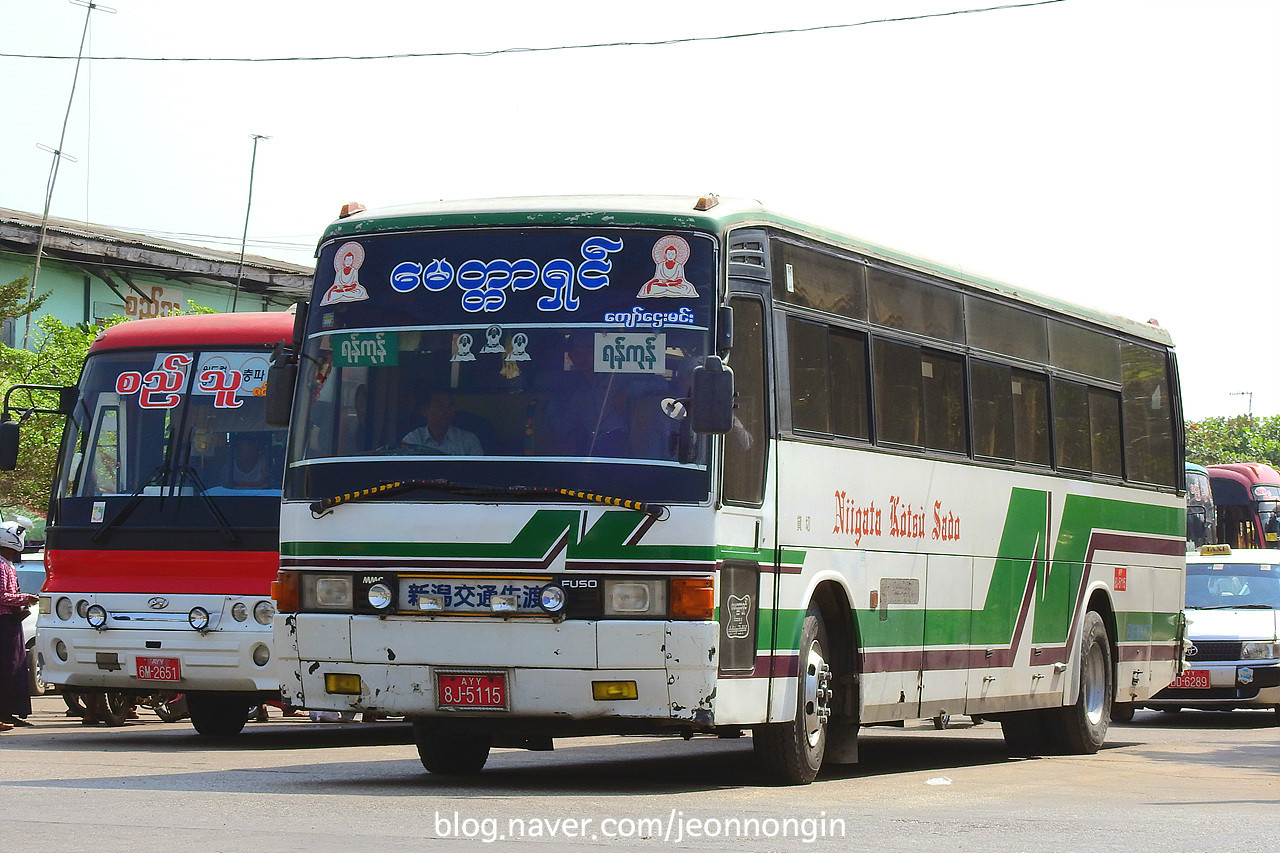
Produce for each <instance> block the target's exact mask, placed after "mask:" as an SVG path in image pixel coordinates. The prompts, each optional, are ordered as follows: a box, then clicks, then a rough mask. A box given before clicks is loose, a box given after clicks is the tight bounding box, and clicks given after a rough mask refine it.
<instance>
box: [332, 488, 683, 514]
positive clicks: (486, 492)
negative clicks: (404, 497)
mask: <svg viewBox="0 0 1280 853" xmlns="http://www.w3.org/2000/svg"><path fill="white" fill-rule="evenodd" d="M418 489H427V490H429V491H436V492H448V493H449V494H453V495H466V496H467V497H474V498H517V499H521V500H531V501H534V500H548V499H554V498H569V499H571V500H577V501H585V502H587V503H598V504H605V505H606V506H620V507H623V508H625V509H633V510H635V511H636V512H642V513H644V514H645V515H648V516H652V517H653V518H656V519H661V518H663V517H664V516H665V515H666V514H667V508H666V507H665V506H662V505H661V504H651V503H646V502H645V501H633V500H627V499H625V498H612V497H609V496H607V495H597V494H595V493H594V492H581V491H578V490H577V489H554V488H548V487H545V486H484V485H475V484H470V483H455V482H453V481H451V480H396V481H393V482H387V483H381V484H379V485H377V486H373V487H372V488H368V489H361V490H360V491H358V492H348V493H346V494H342V495H334V496H332V497H328V498H322V499H320V500H318V501H313V502H312V504H311V514H312V515H313V516H315V517H316V518H320V517H321V516H324V515H327V514H329V512H331V511H332V510H333V508H334V507H336V506H339V505H341V504H346V503H353V502H355V501H363V500H368V499H369V498H372V497H375V496H378V495H384V496H385V495H393V494H400V493H402V492H411V491H416V490H418Z"/></svg>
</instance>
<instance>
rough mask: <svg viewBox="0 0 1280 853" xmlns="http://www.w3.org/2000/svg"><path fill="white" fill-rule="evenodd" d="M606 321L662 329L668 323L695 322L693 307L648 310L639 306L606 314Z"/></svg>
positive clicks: (620, 324)
mask: <svg viewBox="0 0 1280 853" xmlns="http://www.w3.org/2000/svg"><path fill="white" fill-rule="evenodd" d="M604 322H606V323H616V324H617V325H619V326H625V327H626V328H628V329H635V328H644V327H652V328H654V329H661V328H662V327H663V326H668V325H677V326H678V325H689V324H690V323H692V322H693V309H692V308H688V307H684V308H681V309H680V310H678V311H646V310H645V309H643V308H640V307H639V306H637V307H635V308H632V309H631V310H630V311H629V312H628V311H619V312H616V313H609V314H605V315H604Z"/></svg>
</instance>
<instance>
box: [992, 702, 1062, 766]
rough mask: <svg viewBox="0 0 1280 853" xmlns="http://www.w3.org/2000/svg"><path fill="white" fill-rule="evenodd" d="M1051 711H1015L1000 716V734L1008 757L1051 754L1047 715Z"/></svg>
mask: <svg viewBox="0 0 1280 853" xmlns="http://www.w3.org/2000/svg"><path fill="white" fill-rule="evenodd" d="M1051 710H1052V709H1041V710H1038V711H1015V712H1013V713H1010V714H1001V715H1000V733H1001V734H1002V735H1004V743H1005V746H1006V747H1008V749H1009V754H1010V755H1021V756H1031V755H1045V754H1047V753H1050V752H1053V749H1052V738H1050V737H1049V728H1048V727H1049V720H1048V715H1049V713H1050V712H1051Z"/></svg>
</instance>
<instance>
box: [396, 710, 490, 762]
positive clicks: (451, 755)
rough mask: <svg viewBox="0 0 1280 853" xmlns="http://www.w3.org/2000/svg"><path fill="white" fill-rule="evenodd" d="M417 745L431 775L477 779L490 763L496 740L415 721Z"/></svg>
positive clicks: (422, 720)
mask: <svg viewBox="0 0 1280 853" xmlns="http://www.w3.org/2000/svg"><path fill="white" fill-rule="evenodd" d="M413 742H414V743H415V744H417V747H418V758H419V759H420V760H421V761H422V766H423V767H425V768H426V770H427V772H428V773H438V774H440V775H442V776H474V775H476V774H477V773H479V772H480V771H481V770H483V769H484V765H485V762H486V761H488V760H489V749H490V747H492V746H493V737H492V736H491V735H482V734H464V733H460V732H448V731H441V730H440V729H439V728H437V727H436V726H434V725H432V724H431V722H430V721H429V720H424V719H421V718H419V719H415V720H414V721H413Z"/></svg>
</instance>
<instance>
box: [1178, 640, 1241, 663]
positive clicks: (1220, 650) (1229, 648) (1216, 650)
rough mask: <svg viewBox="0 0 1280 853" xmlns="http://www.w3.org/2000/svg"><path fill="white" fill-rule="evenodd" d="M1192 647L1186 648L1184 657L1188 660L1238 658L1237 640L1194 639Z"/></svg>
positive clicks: (1238, 644) (1238, 645) (1238, 643)
mask: <svg viewBox="0 0 1280 853" xmlns="http://www.w3.org/2000/svg"><path fill="white" fill-rule="evenodd" d="M1192 646H1194V649H1191V650H1188V651H1187V655H1186V658H1187V660H1188V661H1190V662H1193V663H1194V662H1196V661H1206V660H1240V642H1239V641H1238V640H1194V641H1192Z"/></svg>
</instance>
